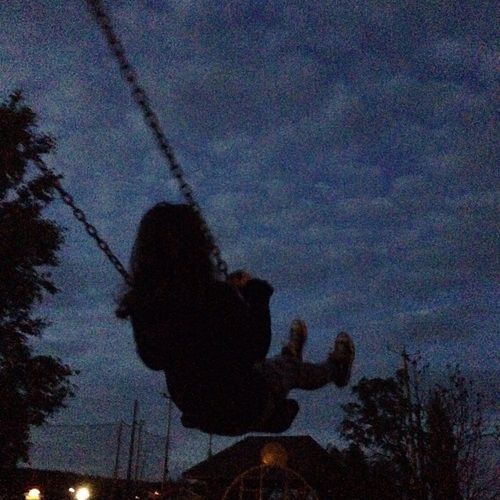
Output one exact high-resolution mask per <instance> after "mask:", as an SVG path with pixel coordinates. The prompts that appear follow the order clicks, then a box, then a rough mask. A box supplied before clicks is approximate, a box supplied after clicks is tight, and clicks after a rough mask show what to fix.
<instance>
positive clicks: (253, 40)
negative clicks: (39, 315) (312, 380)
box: [0, 0, 499, 463]
mask: <svg viewBox="0 0 500 500" xmlns="http://www.w3.org/2000/svg"><path fill="white" fill-rule="evenodd" d="M31 3H33V2H31ZM110 10H111V14H112V17H113V20H114V22H115V25H116V26H115V27H116V30H117V31H118V32H119V34H120V36H121V37H122V40H123V42H124V44H125V46H126V49H127V53H128V55H129V58H130V60H131V61H132V62H133V64H134V65H135V66H136V67H137V69H138V73H139V75H140V77H141V82H142V84H143V85H144V87H145V88H146V89H147V91H148V93H149V95H150V97H151V102H152V103H153V105H154V107H155V109H156V110H157V112H158V115H159V118H160V120H161V122H162V123H163V125H164V128H165V131H166V133H167V136H168V137H169V139H170V140H171V143H172V145H173V146H174V149H175V150H176V152H177V155H178V157H179V159H180V161H181V164H182V165H183V167H184V169H185V171H186V177H187V179H188V181H189V182H190V183H191V184H192V185H193V187H194V190H195V194H196V196H197V199H198V200H199V202H200V204H201V206H202V208H203V210H204V212H205V214H206V217H207V220H208V221H209V223H210V225H211V227H213V230H214V234H215V235H216V236H217V239H218V241H219V244H220V246H221V249H222V251H223V255H224V256H225V257H226V258H227V260H228V262H229V263H230V266H231V267H234V266H236V267H246V268H248V269H250V270H251V271H252V272H253V273H255V274H256V275H259V276H262V277H263V278H266V279H269V280H270V281H271V282H272V283H273V285H274V286H275V288H276V293H275V295H274V297H273V301H272V307H273V324H274V327H275V330H276V332H277V338H276V339H275V340H274V344H275V346H276V347H278V345H279V343H280V341H281V338H280V335H281V334H285V333H286V331H287V328H288V323H289V321H290V319H291V318H292V317H294V316H296V315H301V316H303V317H305V318H306V319H307V321H308V323H309V325H310V329H311V340H310V352H311V355H312V356H313V357H317V358H318V359H319V357H321V356H322V355H323V354H324V352H325V350H326V349H327V342H328V341H329V340H330V339H331V335H332V334H331V332H332V331H336V329H338V328H347V329H349V331H351V332H353V334H354V335H355V337H356V341H357V343H358V344H359V349H358V353H359V355H358V360H357V362H356V363H357V365H356V370H357V371H356V376H361V375H363V374H367V373H368V374H371V375H375V374H377V373H378V372H384V371H385V372H390V370H392V368H393V366H394V363H395V361H394V359H393V358H394V357H391V356H392V355H391V354H390V353H389V354H388V351H387V345H388V344H389V345H391V346H392V348H393V349H396V350H397V349H399V348H401V347H402V346H403V345H408V346H411V347H412V348H415V349H418V348H423V349H427V350H428V352H429V353H430V356H433V357H434V358H435V359H436V360H437V362H441V361H443V360H447V359H448V360H449V359H460V360H461V361H463V362H464V363H468V364H470V365H471V366H472V365H474V366H475V365H478V366H479V365H480V364H481V363H482V361H483V359H484V360H485V361H484V364H485V365H486V367H485V369H486V368H487V367H489V366H492V365H493V364H494V360H492V359H491V357H490V356H488V354H489V353H490V352H491V351H492V350H494V349H495V346H496V341H495V338H494V335H493V333H492V332H493V331H494V327H493V325H494V324H495V321H494V318H495V314H494V309H493V307H494V300H493V299H492V297H493V296H494V295H495V293H494V291H495V286H496V285H495V279H496V269H498V257H497V254H498V252H497V247H498V237H497V234H498V223H497V219H498V200H499V198H498V186H499V182H498V181H499V178H498V169H497V165H498V151H497V146H496V142H497V141H496V124H495V109H494V107H493V104H492V103H493V102H494V88H495V78H496V73H497V69H496V66H497V62H498V51H497V50H496V48H495V47H496V40H497V39H498V27H497V26H496V25H495V23H494V22H493V19H495V16H494V15H493V14H494V3H493V2H484V1H483V2H475V1H474V2H467V3H464V2H458V1H451V2H445V3H443V2H441V3H440V2H421V3H418V4H416V3H412V4H411V5H407V6H406V8H404V9H402V8H401V6H400V5H399V4H398V3H397V2H392V1H387V2H381V3H380V2H379V3H377V4H376V5H375V4H374V3H373V2H358V3H357V4H356V5H355V6H353V2H351V1H347V0H346V1H339V2H333V3H329V4H324V5H322V7H321V9H312V10H311V9H307V8H305V7H304V5H303V3H301V2H295V1H293V2H288V3H287V5H286V6H285V7H283V8H281V7H278V6H277V4H273V3H268V4H266V5H261V4H258V3H255V2H250V1H234V2H233V1H229V2H225V3H223V4H220V5H214V4H213V3H212V2H201V3H200V2H197V3H194V2H190V1H180V0H179V1H177V2H169V3H163V4H161V5H160V4H159V3H158V2H156V3H154V2H153V3H140V4H134V3H133V2H121V3H120V4H119V5H118V4H117V5H114V6H111V5H110ZM12 20H15V22H12ZM0 24H1V26H0V28H1V29H0V42H2V43H0V45H1V46H2V49H0V50H1V53H0V66H1V68H2V69H3V71H0V87H1V88H2V89H5V93H6V92H8V91H10V90H12V89H13V88H15V87H17V86H21V87H24V88H25V90H26V94H27V96H28V98H29V99H28V102H29V104H32V105H33V106H34V108H35V109H36V110H37V111H38V112H39V113H40V116H41V120H40V122H41V126H42V129H43V130H44V131H49V132H51V133H53V134H54V135H55V136H56V137H57V138H58V154H57V156H55V157H54V158H53V159H51V160H50V161H49V163H50V165H53V166H54V167H55V168H56V169H57V170H58V171H62V172H63V173H64V175H65V179H64V185H65V187H66V188H67V189H68V190H69V191H70V192H71V193H73V194H74V195H75V200H77V202H78V204H79V205H80V206H81V207H82V208H83V209H84V210H85V212H86V213H87V214H88V216H89V220H90V221H91V222H92V223H93V224H95V225H96V227H97V228H98V229H99V232H100V233H101V234H102V235H103V237H104V238H105V239H106V241H108V242H109V243H110V245H111V247H112V248H113V250H114V251H115V253H116V254H117V255H118V256H119V257H120V259H121V260H122V262H124V263H125V262H126V261H127V259H128V255H129V253H130V248H131V245H132V241H133V238H134V236H135V231H136V227H137V224H138V221H139V219H140V217H141V215H142V213H144V211H145V210H146V209H147V208H148V207H149V206H151V205H153V204H154V203H156V202H157V201H160V200H162V199H168V200H172V201H177V200H180V197H179V195H178V192H177V186H176V185H175V183H174V182H172V181H171V180H170V177H169V173H168V169H167V168H166V167H165V165H164V161H163V159H162V157H161V155H160V154H159V153H158V151H157V149H156V145H155V142H154V140H153V139H152V137H151V135H150V133H149V131H148V130H147V129H146V128H145V127H144V125H143V123H142V118H141V117H140V114H139V112H138V111H137V110H136V108H135V106H134V103H133V102H132V100H131V98H130V96H129V91H128V89H127V88H126V87H125V85H124V84H123V82H122V81H121V79H120V77H119V75H118V72H117V68H116V64H115V62H114V61H113V60H112V58H111V57H110V56H109V54H108V50H107V48H106V47H105V44H104V41H103V39H102V36H101V34H100V32H99V31H98V28H97V26H96V25H95V23H94V22H93V20H92V19H91V16H90V15H89V14H88V13H86V12H85V8H84V6H83V4H81V3H79V2H69V3H68V5H65V9H64V10H61V9H59V8H58V7H57V6H56V5H54V3H53V2H48V1H42V2H38V3H36V6H35V5H34V4H33V5H28V6H27V5H26V4H25V3H22V2H7V3H5V4H2V6H0ZM49 214H50V215H51V216H52V217H53V218H55V219H56V220H58V221H60V222H61V224H62V225H64V226H66V227H67V228H68V231H67V243H66V246H65V247H64V249H63V250H62V252H61V260H62V263H61V266H60V267H59V268H58V269H56V270H55V272H54V276H55V279H56V283H57V284H59V286H60V288H61V293H60V294H59V295H58V296H56V297H54V298H52V299H50V300H49V301H47V302H46V304H45V308H44V309H42V312H43V313H46V314H47V315H48V316H49V318H50V319H52V321H53V324H52V326H51V327H50V328H48V329H47V332H46V336H45V339H46V344H45V345H46V348H47V349H49V350H52V351H53V352H54V353H58V354H60V355H61V356H62V357H63V358H65V359H67V360H70V361H73V362H75V363H77V364H80V366H82V367H83V368H84V371H83V373H82V376H81V379H80V380H81V382H80V385H81V386H82V389H81V392H80V395H79V397H78V398H79V399H78V400H75V401H74V402H72V405H71V407H70V409H69V410H68V413H67V414H66V415H67V418H68V419H70V418H73V419H78V418H81V416H82V415H88V416H89V417H95V418H98V417H100V416H101V415H109V416H112V415H128V414H129V412H130V411H129V410H130V405H131V398H133V393H136V394H149V396H147V397H145V404H146V403H147V404H148V405H150V409H151V411H152V412H155V411H157V412H158V414H160V413H161V412H160V409H159V408H160V406H161V403H158V401H156V399H155V397H156V396H152V395H151V394H150V393H151V389H150V387H151V386H154V387H157V386H158V387H160V388H161V385H162V381H161V377H156V376H155V375H154V374H153V375H151V374H150V373H149V372H148V371H146V370H143V369H142V367H141V365H140V364H139V362H138V360H137V359H136V356H135V354H134V346H133V344H132V341H131V336H130V330H129V328H128V326H127V325H126V324H123V323H119V322H117V321H116V320H115V319H114V318H113V309H114V302H113V298H114V296H115V295H116V293H117V291H119V286H120V278H119V276H118V275H116V274H115V271H114V270H113V268H112V267H111V266H110V265H109V263H108V262H107V261H106V259H105V258H104V257H103V256H102V255H101V253H100V252H99V251H98V250H97V249H96V247H95V245H94V242H92V241H91V240H89V239H88V237H87V235H86V233H84V232H83V230H82V228H81V227H79V225H78V224H77V222H76V221H74V220H73V218H72V215H71V213H70V212H69V210H68V208H67V207H65V206H63V205H62V204H59V205H54V207H52V208H51V210H50V211H49ZM122 335H123V336H122ZM109 339H112V342H109ZM152 381H155V382H152ZM154 384H157V386H156V385H154ZM96 387H97V388H99V390H95V388H96ZM148 388H149V389H148ZM155 390H156V389H155ZM302 397H303V398H304V399H303V401H304V411H303V413H302V414H301V416H300V417H299V420H298V422H297V425H296V426H295V427H294V429H295V430H297V431H298V432H299V431H300V432H308V431H309V430H311V432H313V429H314V430H315V431H316V432H317V433H318V436H320V435H321V436H323V437H325V436H327V435H328V433H329V432H330V429H331V428H332V425H331V424H332V423H333V421H334V420H335V419H336V418H337V413H336V410H333V409H332V410H331V411H330V409H331V406H330V405H331V403H332V400H334V399H335V398H336V397H337V395H336V394H332V393H330V392H328V391H326V390H325V391H324V392H322V393H320V394H311V395H307V396H301V398H302ZM341 397H344V396H341ZM85 402H87V403H85ZM85 404H89V405H90V407H89V408H90V409H89V410H88V411H86V410H85ZM312 414H314V415H313V417H311V415H312ZM63 417H64V415H63V414H61V418H63ZM157 420H158V421H159V422H160V421H161V417H158V418H157ZM331 432H332V433H333V430H332V431H331ZM179 436H181V437H182V439H184V438H185V439H186V440H189V442H190V443H196V440H199V439H201V438H200V436H199V435H194V436H191V437H189V438H187V437H186V434H185V432H184V431H179ZM179 439H180V440H182V439H181V438H179ZM220 442H221V443H223V442H224V443H225V442H226V441H224V440H221V441H220ZM179 450H180V446H179ZM179 455H181V451H179ZM195 455H196V453H194V454H192V453H190V454H189V458H187V459H186V460H188V461H189V460H191V461H192V460H194V458H193V457H194V456H195ZM198 455H199V454H198ZM198 455H196V456H198ZM182 460H184V458H182V457H181V458H179V463H180V462H181V461H182Z"/></svg>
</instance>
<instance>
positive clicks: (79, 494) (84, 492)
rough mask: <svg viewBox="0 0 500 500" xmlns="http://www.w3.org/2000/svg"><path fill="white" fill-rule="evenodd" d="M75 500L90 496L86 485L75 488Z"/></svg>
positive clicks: (86, 499)
mask: <svg viewBox="0 0 500 500" xmlns="http://www.w3.org/2000/svg"><path fill="white" fill-rule="evenodd" d="M75 498H76V500H88V499H89V498H90V490H89V489H88V488H87V487H86V486H81V487H80V488H78V489H77V490H76V493H75Z"/></svg>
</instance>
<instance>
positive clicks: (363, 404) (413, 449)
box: [337, 353, 495, 500]
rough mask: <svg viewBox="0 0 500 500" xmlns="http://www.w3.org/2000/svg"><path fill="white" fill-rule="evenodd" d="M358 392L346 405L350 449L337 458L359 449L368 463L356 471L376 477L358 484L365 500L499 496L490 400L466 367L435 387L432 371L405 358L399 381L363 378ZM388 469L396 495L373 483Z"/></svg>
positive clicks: (456, 369)
mask: <svg viewBox="0 0 500 500" xmlns="http://www.w3.org/2000/svg"><path fill="white" fill-rule="evenodd" d="M353 393H354V394H355V395H356V397H357V400H356V401H353V402H350V403H348V404H346V405H344V406H343V409H344V412H345V418H344V420H343V421H342V423H341V426H340V432H341V434H342V436H343V437H344V438H345V439H347V440H348V441H349V442H350V448H349V449H348V450H344V451H343V452H340V451H338V450H337V453H343V454H344V460H349V459H351V460H352V458H353V457H354V455H353V454H352V451H353V450H357V452H358V455H359V454H361V455H360V456H362V457H363V458H362V459H359V460H357V461H354V462H353V464H355V465H353V467H352V469H353V470H360V471H363V470H364V469H365V468H368V469H369V471H370V472H369V473H368V474H365V476H364V479H363V480H359V481H358V482H357V484H356V487H357V488H358V489H360V488H363V487H365V488H367V491H368V492H370V493H366V495H367V496H364V497H359V498H402V499H403V498H404V499H422V500H423V499H425V500H429V499H433V500H458V499H479V498H481V499H486V498H493V497H494V494H495V492H494V485H493V483H492V482H491V479H492V478H493V476H489V472H491V470H490V471H488V470H487V467H485V465H486V464H485V461H484V460H483V459H484V457H483V456H482V455H481V452H482V446H483V443H484V436H485V424H484V418H483V417H484V409H485V405H484V401H483V398H482V396H481V394H479V393H477V392H476V391H474V384H473V383H472V382H471V381H470V380H467V379H466V378H465V377H464V376H463V375H462V373H461V371H460V369H459V367H458V366H455V367H448V371H447V375H446V379H445V381H444V383H431V381H430V377H429V370H428V367H427V366H423V367H422V366H421V364H420V359H419V358H414V359H410V358H409V357H408V356H407V354H406V353H403V368H402V369H400V370H398V371H397V372H396V374H395V376H394V377H390V378H386V379H382V378H373V379H367V378H363V379H361V380H360V382H359V383H358V384H357V385H356V386H355V387H353ZM381 470H384V471H385V477H389V478H390V479H391V484H392V488H390V489H392V491H390V492H389V489H388V487H387V485H386V486H385V487H384V488H383V489H382V490H378V488H377V485H376V484H374V483H373V478H374V477H377V475H378V474H379V473H380V471H381ZM359 475H360V477H362V472H361V473H360V474H359ZM368 478H370V479H368ZM370 481H371V483H370V484H368V483H369V482H370ZM376 491H377V493H375V492H376ZM372 495H374V496H372ZM386 495H388V496H386ZM346 498H347V497H346ZM350 498H358V497H356V496H353V497H350Z"/></svg>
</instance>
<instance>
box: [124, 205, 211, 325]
mask: <svg viewBox="0 0 500 500" xmlns="http://www.w3.org/2000/svg"><path fill="white" fill-rule="evenodd" d="M211 252H212V243H211V241H210V239H209V237H208V236H207V235H206V233H205V232H204V231H203V230H202V221H201V219H200V217H199V215H198V214H197V213H196V212H195V211H194V210H193V209H192V208H191V207H190V206H189V205H184V204H178V205H175V204H170V203H158V204H157V205H155V206H154V207H152V208H151V209H149V210H148V211H147V212H146V213H145V214H144V216H143V217H142V219H141V222H140V224H139V229H138V231H137V236H136V239H135V243H134V246H133V250H132V256H131V259H130V270H131V274H132V280H133V285H132V287H131V288H130V289H129V290H128V291H127V292H126V293H125V294H124V295H123V297H122V299H121V301H120V304H119V308H118V310H117V312H116V314H117V316H118V317H122V318H125V317H127V316H129V315H130V313H131V309H134V308H135V307H139V308H140V307H141V303H143V304H145V303H147V302H148V301H151V300H152V297H154V296H155V295H157V294H161V295H164V294H165V292H167V291H169V290H170V291H175V290H176V289H179V288H182V289H184V290H188V291H192V292H193V293H196V292H197V291H198V293H199V292H200V291H201V289H202V288H203V286H204V285H206V284H208V283H209V282H210V281H213V280H215V278H216V270H215V269H216V268H215V266H214V264H213V262H212V259H211Z"/></svg>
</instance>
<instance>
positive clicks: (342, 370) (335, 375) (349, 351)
mask: <svg viewBox="0 0 500 500" xmlns="http://www.w3.org/2000/svg"><path fill="white" fill-rule="evenodd" d="M354 353H355V349H354V342H353V341H352V338H351V336H350V335H349V334H347V333H345V332H340V333H339V334H338V335H337V338H336V339H335V343H334V346H333V351H330V353H329V354H328V361H329V362H330V363H331V364H332V380H333V382H334V383H335V385H336V386H337V387H345V386H346V385H347V384H348V383H349V380H350V379H351V369H352V363H353V361H354Z"/></svg>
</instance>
